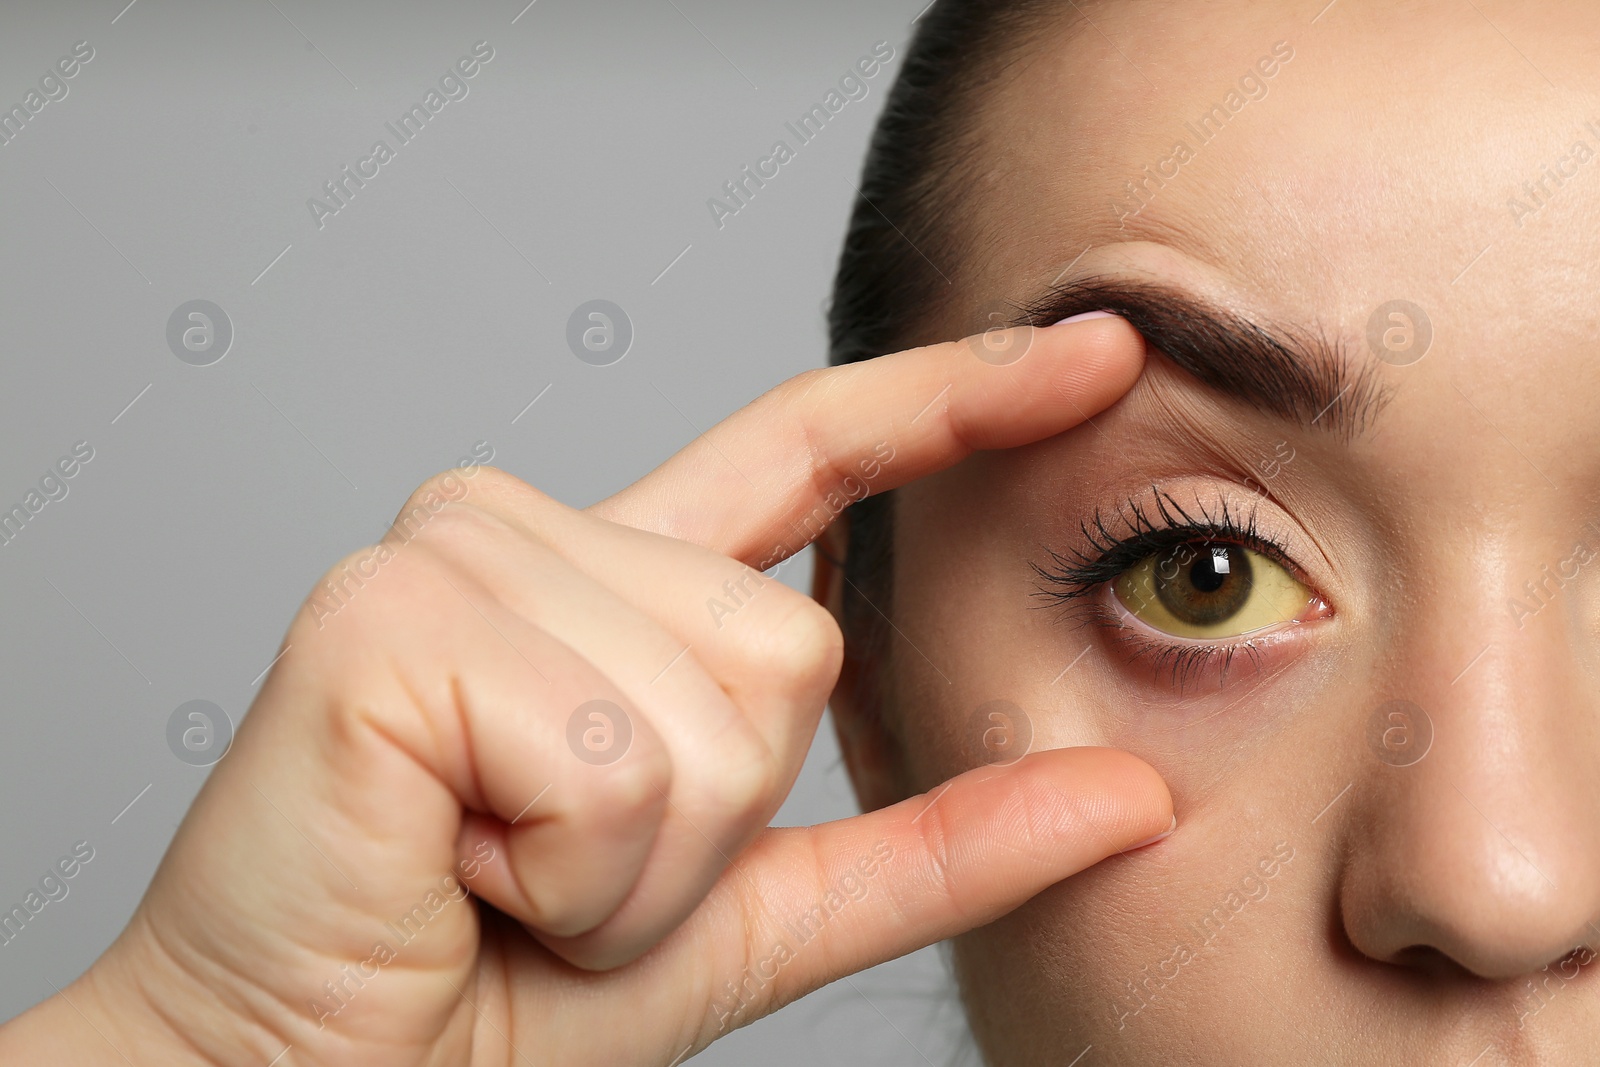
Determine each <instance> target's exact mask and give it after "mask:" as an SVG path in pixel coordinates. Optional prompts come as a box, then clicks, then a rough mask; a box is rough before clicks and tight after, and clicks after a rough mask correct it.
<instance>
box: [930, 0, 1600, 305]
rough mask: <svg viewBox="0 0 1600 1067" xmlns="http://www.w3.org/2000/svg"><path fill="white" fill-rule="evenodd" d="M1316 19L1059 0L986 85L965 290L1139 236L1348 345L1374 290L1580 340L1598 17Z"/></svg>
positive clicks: (1305, 13) (1590, 245)
mask: <svg viewBox="0 0 1600 1067" xmlns="http://www.w3.org/2000/svg"><path fill="white" fill-rule="evenodd" d="M1318 6H1319V5H1318V4H1316V3H1310V4H1302V3H1296V4H1283V3H1257V4H1251V3H1242V2H1233V3H1203V2H1185V3H1174V2H1170V0H1143V2H1141V0H1125V2H1112V3H1099V4H1086V5H1080V4H1073V5H1071V7H1070V11H1069V13H1068V14H1066V15H1064V16H1063V17H1062V18H1061V19H1059V20H1055V22H1054V24H1053V25H1052V26H1051V27H1050V28H1049V29H1047V30H1046V31H1045V32H1043V33H1042V34H1040V35H1039V36H1038V37H1037V38H1035V39H1034V40H1032V41H1031V42H1030V43H1029V44H1028V45H1027V47H1026V49H1025V51H1024V54H1023V55H1022V56H1021V57H1019V58H1018V60H1017V61H1016V62H1013V63H1009V64H1005V65H1004V67H1003V69H1004V71H1005V73H1003V74H1000V75H997V77H996V78H995V80H994V81H993V82H991V83H990V84H991V91H990V93H989V96H988V99H987V100H986V101H985V103H984V107H983V119H982V122H983V125H982V131H983V132H982V143H983V145H984V151H983V152H982V153H981V156H982V157H984V158H981V159H979V160H978V161H977V168H976V170H975V172H974V174H973V177H974V178H975V179H976V191H977V192H978V193H979V195H978V196H977V197H976V198H975V200H976V205H975V210H974V212H973V213H972V215H970V216H969V221H970V223H972V224H974V225H976V226H977V227H979V228H980V229H979V230H978V231H976V232H973V233H969V234H968V235H967V238H968V240H967V241H966V242H965V243H966V246H967V247H968V248H969V249H972V250H973V252H974V253H975V254H973V255H971V256H970V257H969V258H970V261H969V262H968V263H966V264H963V265H962V266H963V269H964V270H966V271H968V272H969V274H968V280H970V281H973V282H976V283H977V284H976V285H974V286H972V287H971V290H970V291H972V292H975V293H983V294H986V295H987V294H997V295H1003V296H1008V297H1009V296H1011V295H1013V290H1014V289H1016V288H1017V287H1018V286H1021V285H1037V284H1040V283H1041V280H1042V282H1043V283H1048V282H1050V281H1051V280H1052V279H1053V278H1054V277H1056V276H1057V275H1059V274H1060V272H1061V271H1062V270H1063V269H1064V268H1065V267H1067V266H1068V264H1069V263H1071V262H1072V261H1073V259H1074V257H1076V256H1077V255H1079V253H1081V252H1082V251H1083V250H1084V249H1085V248H1086V247H1087V248H1091V249H1102V250H1103V249H1107V248H1110V247H1112V246H1115V245H1116V244H1119V243H1123V242H1130V241H1153V242H1157V243H1159V244H1161V245H1163V246H1165V247H1166V248H1169V249H1172V250H1175V251H1177V252H1180V253H1182V254H1183V255H1184V256H1186V257H1187V258H1189V259H1191V260H1193V261H1195V263H1196V264H1197V265H1198V266H1200V267H1201V268H1203V269H1204V271H1205V273H1207V274H1208V275H1211V276H1212V277H1214V278H1215V279H1216V280H1217V281H1218V283H1219V284H1224V283H1225V284H1228V285H1229V286H1231V287H1232V288H1234V289H1235V290H1238V294H1237V295H1238V296H1240V297H1241V298H1242V299H1244V300H1245V301H1246V302H1247V303H1259V304H1260V305H1261V306H1262V307H1263V309H1264V310H1271V311H1273V312H1276V313H1280V314H1289V315H1292V316H1294V317H1295V318H1296V319H1298V320H1302V321H1303V320H1306V319H1308V318H1317V319H1320V320H1323V321H1327V322H1330V323H1333V322H1336V323H1339V324H1346V325H1353V326H1354V327H1355V328H1356V332H1360V328H1361V327H1363V326H1364V321H1363V320H1364V317H1365V314H1366V313H1367V312H1368V311H1369V310H1370V309H1371V308H1372V307H1374V306H1376V305H1378V304H1380V303H1382V302H1383V301H1384V300H1387V299H1390V298H1396V297H1404V298H1407V299H1410V300H1413V301H1416V302H1417V303H1419V304H1421V305H1423V306H1425V307H1429V308H1434V309H1437V310H1438V312H1439V313H1440V314H1442V315H1443V316H1444V317H1445V318H1447V319H1448V318H1449V317H1450V315H1451V313H1452V310H1453V309H1459V311H1460V313H1461V314H1462V315H1463V316H1465V315H1468V314H1471V315H1473V316H1478V315H1482V314H1485V313H1490V314H1493V313H1495V312H1504V313H1506V314H1511V313H1515V314H1517V315H1520V316H1529V315H1541V314H1554V313H1557V312H1560V313H1563V314H1565V313H1569V312H1575V313H1577V314H1579V315H1580V316H1581V317H1583V319H1584V322H1583V325H1584V326H1585V328H1587V327H1591V326H1592V325H1593V314H1594V313H1593V312H1592V311H1591V310H1589V309H1591V308H1592V307H1593V306H1594V301H1593V300H1592V299H1589V298H1588V296H1587V294H1584V296H1583V298H1582V299H1579V298H1578V294H1577V293H1576V292H1574V286H1573V282H1574V281H1575V280H1578V279H1583V280H1587V279H1589V278H1590V277H1591V273H1590V272H1591V271H1592V270H1593V267H1592V266H1591V265H1592V264H1593V263H1594V259H1595V256H1594V253H1595V252H1596V251H1597V249H1600V225H1597V221H1600V220H1597V213H1600V158H1595V157H1600V96H1597V93H1596V90H1597V88H1600V69H1597V68H1596V67H1595V66H1594V64H1593V63H1592V62H1591V61H1590V60H1589V58H1588V57H1589V56H1591V55H1592V52H1593V47H1594V45H1595V43H1596V42H1597V41H1600V5H1593V4H1589V3H1578V2H1568V3H1554V2H1545V3H1531V4H1528V3H1525V4H1516V5H1511V4H1504V3H1500V4H1494V3H1477V4H1476V5H1474V4H1472V3H1467V4H1460V3H1425V4H1416V3H1412V4H1404V3H1401V4H1397V3H1395V2H1394V0H1388V2H1382V3H1374V2H1367V0H1336V2H1335V3H1333V4H1332V5H1331V6H1330V7H1328V8H1326V9H1325V10H1323V11H1322V12H1321V14H1320V16H1318V11H1317V8H1318ZM1313 17H1316V21H1315V22H1314V23H1313V22H1312V21H1311V20H1312V18H1313ZM1579 146H1583V147H1579ZM1585 157H1589V158H1585ZM1547 170H1548V171H1550V172H1551V174H1550V175H1547V173H1546V172H1547ZM1552 175H1553V178H1552ZM1519 203H1520V204H1521V205H1523V206H1522V208H1520V209H1519V208H1518V207H1517V206H1516V205H1517V204H1519ZM1557 283H1559V284H1557ZM1590 292H1592V288H1591V289H1590ZM1564 321H1566V322H1567V323H1568V324H1569V325H1570V324H1572V320H1571V319H1570V318H1569V319H1566V320H1564Z"/></svg>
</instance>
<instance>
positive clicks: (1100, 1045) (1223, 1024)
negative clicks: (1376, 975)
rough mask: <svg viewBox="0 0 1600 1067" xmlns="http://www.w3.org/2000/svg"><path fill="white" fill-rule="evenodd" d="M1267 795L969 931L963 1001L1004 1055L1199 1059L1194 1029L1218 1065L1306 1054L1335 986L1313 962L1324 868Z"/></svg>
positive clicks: (1246, 797)
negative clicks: (1288, 848) (1284, 856)
mask: <svg viewBox="0 0 1600 1067" xmlns="http://www.w3.org/2000/svg"><path fill="white" fill-rule="evenodd" d="M1256 792H1257V790H1256V787H1255V786H1254V785H1253V784H1252V783H1248V782H1247V783H1242V784H1241V785H1240V786H1239V788H1237V789H1236V790H1234V791H1232V795H1231V796H1229V798H1228V799H1227V802H1226V803H1222V804H1218V805H1216V807H1215V808H1214V809H1213V812H1214V813H1215V817H1213V812H1208V811H1204V810H1201V811H1196V812H1195V813H1194V814H1193V816H1192V817H1191V818H1190V820H1189V821H1188V822H1184V823H1181V824H1180V833H1179V834H1176V835H1174V836H1173V837H1171V838H1169V839H1167V840H1166V841H1164V842H1162V843H1161V844H1160V845H1157V846H1154V847H1152V848H1151V849H1149V850H1148V851H1145V852H1141V853H1130V854H1128V855H1126V856H1122V857H1112V858H1111V859H1108V860H1106V861H1104V862H1103V863H1101V864H1099V865H1098V866H1096V867H1093V868H1090V869H1089V870H1087V871H1084V872H1083V873H1082V874H1079V875H1077V876H1075V877H1073V878H1071V879H1069V880H1067V881H1066V882H1063V883H1060V884H1059V885H1056V886H1054V887H1052V888H1051V889H1049V890H1047V891H1045V892H1044V893H1041V894H1040V895H1039V896H1037V897H1035V898H1034V899H1033V900H1032V901H1030V902H1029V903H1028V904H1026V905H1024V906H1023V907H1021V908H1019V909H1018V910H1016V911H1015V912H1012V913H1011V914H1010V915H1008V916H1006V917H1004V918H1003V919H1001V920H999V921H998V922H995V923H992V924H990V925H989V926H986V927H983V928H981V929H979V930H977V931H974V932H972V933H969V934H966V935H964V936H962V937H961V938H959V939H957V941H956V951H955V963H956V971H957V974H958V977H959V979H960V983H961V989H962V995H963V998H964V1000H965V1002H966V1004H967V1007H968V1011H969V1015H970V1017H971V1020H972V1025H973V1029H974V1033H975V1034H976V1036H977V1038H978V1040H979V1043H980V1045H981V1046H982V1047H983V1048H984V1050H985V1051H986V1053H987V1054H988V1056H989V1061H990V1062H991V1063H992V1064H994V1065H996V1067H1008V1065H1013V1064H1014V1065H1026V1064H1036V1063H1045V1062H1058V1061H1059V1062H1070V1061H1071V1059H1072V1057H1073V1056H1074V1055H1076V1054H1078V1052H1079V1051H1080V1050H1081V1049H1083V1048H1084V1046H1085V1045H1089V1044H1092V1045H1094V1046H1095V1049H1096V1052H1097V1054H1098V1055H1100V1056H1102V1057H1104V1058H1103V1059H1100V1060H1098V1062H1103V1063H1155V1062H1189V1061H1188V1060H1186V1059H1184V1058H1183V1052H1182V1050H1183V1049H1184V1048H1186V1047H1188V1046H1189V1043H1190V1042H1191V1041H1192V1040H1193V1035H1194V1033H1195V1031H1196V1028H1197V1027H1200V1028H1203V1030H1204V1033H1205V1046H1206V1048H1207V1049H1208V1050H1209V1051H1208V1054H1215V1055H1217V1056H1219V1057H1222V1058H1220V1059H1218V1060H1216V1061H1215V1062H1233V1060H1232V1059H1231V1058H1229V1057H1228V1055H1227V1050H1230V1049H1232V1050H1237V1051H1238V1053H1239V1055H1240V1056H1242V1057H1244V1058H1246V1059H1248V1058H1250V1057H1252V1056H1254V1055H1255V1054H1257V1053H1259V1052H1260V1051H1261V1050H1263V1049H1267V1048H1272V1047H1274V1046H1279V1045H1281V1046H1282V1047H1283V1048H1284V1050H1285V1054H1286V1056H1287V1057H1288V1058H1287V1059H1286V1060H1284V1061H1283V1062H1294V1060H1295V1054H1294V1052H1293V1051H1292V1048H1293V1043H1294V1042H1295V1041H1299V1040H1303V1039H1304V1036H1305V1035H1304V1030H1303V1028H1302V1026H1301V1024H1300V1023H1299V1022H1298V1021H1297V1017H1298V1016H1300V1015H1302V1014H1304V1015H1305V1016H1307V1017H1309V1016H1310V1015H1311V1014H1312V1013H1313V1011H1314V1008H1313V1006H1314V1005H1315V1004H1316V1003H1317V999H1316V996H1315V993H1314V989H1313V987H1314V985H1315V982H1316V981H1325V980H1326V976H1322V977H1320V978H1318V977H1313V976H1310V975H1308V974H1306V972H1307V971H1308V968H1307V967H1306V966H1305V960H1304V958H1303V957H1304V953H1305V949H1306V931H1308V930H1316V929H1318V914H1319V909H1322V908H1325V906H1326V897H1325V887H1326V879H1325V878H1323V877H1322V875H1321V874H1320V873H1319V871H1321V870H1325V867H1319V865H1318V864H1319V857H1318V856H1317V854H1316V852H1315V850H1314V849H1313V848H1311V847H1309V844H1310V842H1309V838H1308V837H1307V835H1306V834H1304V832H1302V831H1299V830H1298V829H1297V828H1295V827H1291V826H1288V825H1286V824H1285V823H1284V822H1283V820H1281V819H1279V818H1278V817H1277V816H1276V814H1274V813H1273V812H1272V811H1271V810H1270V807H1271V806H1270V805H1268V804H1266V803H1262V802H1261V801H1263V800H1264V799H1265V798H1264V797H1257V796H1255V795H1254V794H1255V793H1256ZM1240 812H1243V813H1246V814H1245V816H1244V818H1240V817H1238V813H1240ZM1291 832H1298V833H1299V836H1300V842H1299V844H1300V847H1299V848H1297V849H1296V852H1295V858H1294V859H1293V860H1292V861H1291V862H1290V863H1288V864H1283V865H1280V866H1279V867H1278V868H1277V869H1276V871H1275V873H1274V874H1273V875H1272V876H1270V877H1264V876H1263V875H1262V874H1261V869H1262V868H1261V867H1260V866H1258V864H1259V862H1260V860H1261V859H1262V857H1264V856H1269V855H1271V854H1272V852H1273V848H1274V844H1275V839H1274V835H1275V834H1279V833H1291ZM1261 883H1265V884H1266V885H1267V887H1268V890H1267V892H1266V893H1265V894H1264V895H1263V894H1262V893H1261V892H1260V884H1261ZM1247 886H1255V887H1256V893H1255V899H1252V898H1251V896H1250V894H1249V893H1248V892H1247V891H1246V887H1247ZM1302 987H1303V988H1302ZM1297 1005H1298V1006H1300V1007H1297ZM1063 1052H1065V1055H1064V1056H1063V1055H1062V1053H1063ZM1252 1062H1256V1061H1254V1060H1252Z"/></svg>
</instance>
